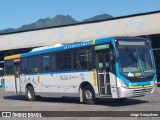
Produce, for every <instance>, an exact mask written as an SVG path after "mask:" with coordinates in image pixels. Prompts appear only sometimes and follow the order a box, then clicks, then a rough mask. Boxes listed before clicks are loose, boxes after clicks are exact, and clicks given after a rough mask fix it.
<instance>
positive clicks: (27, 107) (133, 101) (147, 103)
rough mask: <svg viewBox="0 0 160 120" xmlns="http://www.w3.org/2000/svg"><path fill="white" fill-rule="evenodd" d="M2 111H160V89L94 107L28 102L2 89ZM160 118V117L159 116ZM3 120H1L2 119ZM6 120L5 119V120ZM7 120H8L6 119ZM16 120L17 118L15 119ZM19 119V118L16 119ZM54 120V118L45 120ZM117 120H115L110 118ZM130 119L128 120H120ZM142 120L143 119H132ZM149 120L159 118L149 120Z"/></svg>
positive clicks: (66, 102) (50, 101) (46, 100)
mask: <svg viewBox="0 0 160 120" xmlns="http://www.w3.org/2000/svg"><path fill="white" fill-rule="evenodd" d="M0 111H160V87H159V88H158V91H157V94H153V95H147V96H144V97H137V98H129V99H127V100H126V101H124V102H116V101H114V100H113V99H100V100H98V102H97V103H96V104H94V105H86V104H80V103H79V99H78V98H61V99H58V98H39V99H38V100H37V101H35V102H28V101H26V99H25V96H19V95H14V94H11V93H6V92H5V91H4V90H3V89H2V88H0ZM159 116H160V115H159ZM0 119H1V118H0ZM3 119H5V118H3ZM6 119H7V118H6ZM14 119H15V118H14ZM16 119H19V118H16ZM26 119H27V118H26ZM43 119H46V120H48V119H52V118H43ZM55 119H58V120H61V119H62V120H63V119H64V120H66V119H67V120H68V119H69V120H72V119H75V117H73V118H69V117H63V118H60V117H58V118H55ZM76 119H86V120H88V119H92V120H94V119H104V120H105V119H106V118H105V117H88V118H86V117H83V118H80V117H79V118H76ZM108 119H113V120H114V119H115V118H108ZM118 119H123V120H124V119H128V118H122V117H121V118H118ZM130 119H136V120H137V119H138V120H141V119H143V118H141V117H140V118H130ZM147 119H149V120H154V119H157V120H158V119H160V117H159V118H155V117H154V118H153V117H152V118H147ZM37 120H38V118H37Z"/></svg>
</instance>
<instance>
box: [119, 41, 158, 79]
mask: <svg viewBox="0 0 160 120" xmlns="http://www.w3.org/2000/svg"><path fill="white" fill-rule="evenodd" d="M128 43H129V42H128ZM128 43H127V44H124V45H119V46H118V54H119V57H118V64H119V69H120V73H121V74H122V75H124V76H127V77H144V78H145V77H149V76H152V75H153V74H154V73H155V69H154V62H153V55H152V49H151V47H150V45H149V43H147V42H145V41H143V42H140V43H139V42H137V45H136V44H134V45H132V43H133V42H132V43H129V44H128ZM142 43H143V44H142Z"/></svg>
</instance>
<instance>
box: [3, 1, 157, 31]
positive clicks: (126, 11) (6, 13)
mask: <svg viewBox="0 0 160 120" xmlns="http://www.w3.org/2000/svg"><path fill="white" fill-rule="evenodd" d="M157 10H160V0H0V30H3V29H6V28H19V27H21V26H22V25H26V24H30V23H33V22H35V21H37V20H38V19H40V18H42V19H44V18H53V17H55V16H56V15H70V16H72V17H73V18H74V19H75V20H78V21H82V20H84V19H87V18H90V17H93V16H96V15H100V14H104V13H107V14H110V15H112V16H114V17H118V16H125V15H131V14H137V13H145V12H151V11H157Z"/></svg>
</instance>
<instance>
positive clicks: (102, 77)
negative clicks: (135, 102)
mask: <svg viewBox="0 0 160 120" xmlns="http://www.w3.org/2000/svg"><path fill="white" fill-rule="evenodd" d="M106 74H107V73H99V74H98V77H99V94H100V96H108V95H111V94H110V92H109V91H110V83H109V82H108V81H107V79H106V76H107V75H106Z"/></svg>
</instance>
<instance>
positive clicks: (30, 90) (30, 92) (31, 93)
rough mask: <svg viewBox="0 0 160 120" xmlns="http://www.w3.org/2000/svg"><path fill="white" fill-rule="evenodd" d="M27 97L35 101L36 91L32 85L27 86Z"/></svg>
mask: <svg viewBox="0 0 160 120" xmlns="http://www.w3.org/2000/svg"><path fill="white" fill-rule="evenodd" d="M26 98H27V100H28V101H35V92H34V89H33V87H32V86H28V87H27V90H26Z"/></svg>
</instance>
